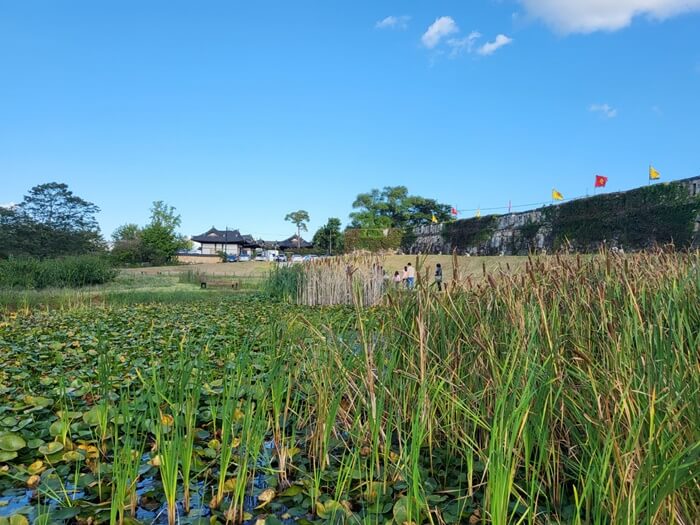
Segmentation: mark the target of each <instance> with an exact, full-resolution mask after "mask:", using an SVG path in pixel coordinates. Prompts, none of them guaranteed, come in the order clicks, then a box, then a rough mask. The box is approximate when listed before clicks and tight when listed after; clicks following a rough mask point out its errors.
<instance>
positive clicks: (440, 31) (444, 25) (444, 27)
mask: <svg viewBox="0 0 700 525" xmlns="http://www.w3.org/2000/svg"><path fill="white" fill-rule="evenodd" d="M455 33H459V27H457V24H456V23H455V21H454V20H453V19H452V17H450V16H441V17H440V18H437V19H436V20H435V22H433V23H432V24H431V25H430V27H429V28H428V30H427V31H426V32H425V33H423V36H422V37H421V42H423V45H424V46H425V47H427V48H428V49H433V48H434V47H435V46H437V45H438V44H439V43H440V41H441V40H442V39H443V38H445V37H446V36H449V35H453V34H455Z"/></svg>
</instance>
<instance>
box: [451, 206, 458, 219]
mask: <svg viewBox="0 0 700 525" xmlns="http://www.w3.org/2000/svg"><path fill="white" fill-rule="evenodd" d="M458 213H459V212H458V211H457V208H452V209H451V210H450V214H451V215H452V216H453V217H457V214H458Z"/></svg>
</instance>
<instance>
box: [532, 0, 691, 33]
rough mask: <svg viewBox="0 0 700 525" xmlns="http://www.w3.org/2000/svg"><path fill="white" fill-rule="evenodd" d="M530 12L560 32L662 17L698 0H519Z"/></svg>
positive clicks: (614, 26)
mask: <svg viewBox="0 0 700 525" xmlns="http://www.w3.org/2000/svg"><path fill="white" fill-rule="evenodd" d="M520 1H521V3H522V4H523V5H524V6H525V8H526V9H527V11H528V13H530V15H532V16H535V17H537V18H541V19H542V20H544V21H545V22H546V23H547V24H549V25H550V26H552V27H553V28H555V29H556V30H557V31H561V32H563V33H591V32H593V31H601V30H604V31H615V30H617V29H622V28H623V27H627V26H628V25H629V24H630V23H631V22H632V19H633V18H634V17H635V16H641V15H646V16H649V17H652V18H656V19H659V20H663V19H665V18H669V17H671V16H674V15H678V14H681V13H685V12H689V11H694V10H698V9H700V0H520Z"/></svg>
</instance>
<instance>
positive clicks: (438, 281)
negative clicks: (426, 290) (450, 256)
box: [435, 263, 442, 292]
mask: <svg viewBox="0 0 700 525" xmlns="http://www.w3.org/2000/svg"><path fill="white" fill-rule="evenodd" d="M435 284H437V288H438V291H440V292H441V291H442V266H441V265H440V263H437V264H436V265H435Z"/></svg>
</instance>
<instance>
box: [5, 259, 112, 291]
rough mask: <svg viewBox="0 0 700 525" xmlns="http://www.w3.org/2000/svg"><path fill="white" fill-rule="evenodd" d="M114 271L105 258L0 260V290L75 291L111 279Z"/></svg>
mask: <svg viewBox="0 0 700 525" xmlns="http://www.w3.org/2000/svg"><path fill="white" fill-rule="evenodd" d="M117 273H118V272H117V270H116V269H114V267H113V266H112V265H111V263H110V262H109V260H108V259H107V258H106V257H101V256H95V255H80V256H75V257H61V258H58V259H34V258H24V257H23V258H10V259H7V260H5V261H0V287H4V288H48V287H56V288H76V287H80V286H87V285H94V284H103V283H106V282H109V281H112V280H114V278H115V277H116V276H117Z"/></svg>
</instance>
